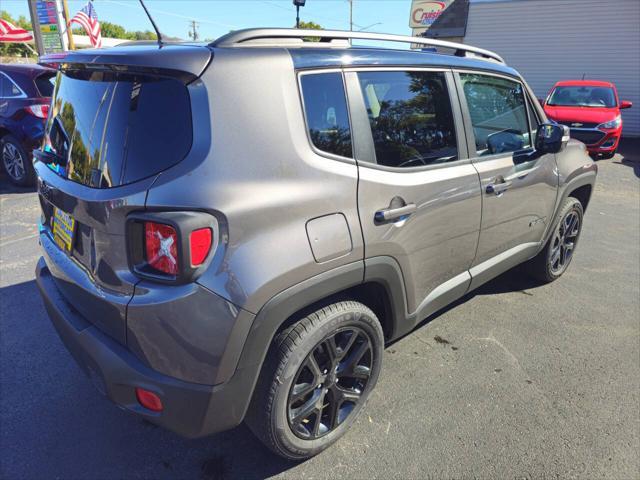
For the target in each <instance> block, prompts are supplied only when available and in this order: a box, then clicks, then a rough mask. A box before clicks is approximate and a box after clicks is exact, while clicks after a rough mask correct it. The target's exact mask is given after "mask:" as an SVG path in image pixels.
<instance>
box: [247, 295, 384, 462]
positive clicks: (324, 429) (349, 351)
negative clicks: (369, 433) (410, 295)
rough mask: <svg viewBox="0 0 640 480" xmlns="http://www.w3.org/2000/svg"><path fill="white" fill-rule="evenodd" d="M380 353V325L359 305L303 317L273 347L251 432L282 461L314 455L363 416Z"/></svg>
mask: <svg viewBox="0 0 640 480" xmlns="http://www.w3.org/2000/svg"><path fill="white" fill-rule="evenodd" d="M354 335H356V336H355V337H354ZM332 345H333V346H334V348H333V355H331V346H332ZM383 349H384V336H383V333H382V328H381V326H380V322H379V321H378V319H377V318H376V316H375V314H374V313H373V312H372V311H371V310H370V309H369V308H367V307H366V306H365V305H362V304H361V303H358V302H353V301H344V302H338V303H334V304H332V305H329V306H327V307H324V308H322V309H319V310H317V311H315V312H314V313H312V314H310V315H308V316H306V317H305V318H303V319H302V320H300V321H298V322H296V323H295V324H293V325H291V326H290V327H289V328H287V329H286V330H284V331H283V332H281V333H280V334H279V335H277V337H276V338H275V339H274V342H273V344H272V346H271V348H270V350H269V353H268V355H267V359H266V360H265V363H264V365H263V367H262V371H261V373H260V378H259V380H258V384H257V386H256V389H255V392H254V395H253V398H252V401H251V405H250V407H249V411H248V413H247V418H246V423H247V425H248V426H249V428H250V429H251V431H252V432H253V433H254V434H255V435H256V437H258V438H259V439H260V440H261V441H262V442H263V443H264V444H265V445H266V446H267V447H269V448H270V449H271V450H272V451H273V452H275V453H276V454H278V455H280V456H281V457H284V458H286V459H288V460H302V459H305V458H309V457H312V456H314V455H317V454H318V453H320V452H322V451H323V450H325V449H326V448H328V447H329V446H330V445H331V444H333V443H334V442H336V441H337V440H338V439H339V438H340V437H342V436H343V435H344V434H345V433H346V432H347V431H348V429H349V427H350V426H351V425H352V424H353V422H354V421H355V419H356V418H357V416H358V414H359V413H360V412H361V411H362V409H363V407H364V405H365V403H366V401H367V399H368V397H369V395H370V393H371V391H372V390H373V388H374V387H375V384H376V382H377V380H378V375H379V373H380V367H381V363H382V353H383ZM361 351H364V354H363V355H362V356H361V358H357V357H358V353H360V352H361ZM312 358H313V360H312ZM314 363H315V366H314ZM316 367H317V368H316ZM314 370H315V373H314ZM351 375H354V376H351ZM356 376H357V378H356ZM294 387H295V388H294ZM298 397H299V398H298ZM320 405H322V408H321V409H318V406H320ZM304 412H306V413H304Z"/></svg>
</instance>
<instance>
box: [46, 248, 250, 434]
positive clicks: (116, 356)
mask: <svg viewBox="0 0 640 480" xmlns="http://www.w3.org/2000/svg"><path fill="white" fill-rule="evenodd" d="M36 282H37V284H38V288H39V290H40V293H41V295H42V298H43V301H44V304H45V307H46V309H47V312H48V314H49V317H50V318H51V321H52V323H53V325H54V327H55V328H56V330H57V331H58V334H59V335H60V338H61V339H62V341H63V343H64V344H65V346H66V347H67V349H68V350H69V352H70V353H71V354H72V355H73V357H74V358H75V359H76V361H77V362H78V364H79V365H80V367H81V368H82V369H83V370H84V372H85V373H86V374H87V375H88V376H89V377H90V378H91V379H92V381H93V383H94V384H95V385H96V387H97V388H98V390H100V391H102V392H103V393H104V394H105V395H106V396H107V397H108V398H109V399H111V400H112V401H113V402H115V403H116V404H118V405H119V406H121V407H123V408H124V409H126V410H129V411H131V412H134V413H136V414H138V415H141V416H142V417H144V418H146V419H147V420H149V421H150V422H152V423H155V424H157V425H160V426H162V427H165V428H167V429H168V430H172V431H174V432H176V433H178V434H180V435H182V436H185V437H189V438H195V437H202V436H205V435H209V434H212V433H216V432H220V431H223V430H228V429H230V428H233V427H235V426H236V425H238V424H239V423H240V422H242V420H243V418H244V415H245V412H246V409H247V406H248V404H249V400H250V396H251V391H252V389H253V378H254V377H255V375H252V374H248V375H243V372H242V370H238V371H236V373H235V375H234V376H233V377H232V379H231V380H230V381H229V382H227V383H225V384H222V385H216V386H209V385H200V384H194V383H188V382H183V381H180V380H177V379H175V378H171V377H167V376H165V375H162V374H160V373H158V372H156V371H155V370H152V369H150V368H149V367H147V366H145V365H144V364H142V363H141V362H140V361H139V360H138V359H137V358H135V356H134V355H133V354H132V353H131V352H129V351H128V350H127V349H126V348H125V347H124V346H122V345H121V344H119V343H118V342H116V341H115V340H113V339H112V338H111V337H109V336H107V335H105V334H104V333H102V332H101V331H100V330H98V329H97V328H96V327H95V326H93V325H92V324H91V323H89V322H87V321H86V320H85V319H83V318H82V317H81V316H80V315H79V314H78V313H77V312H76V311H74V310H73V308H72V307H71V306H70V305H69V303H68V302H67V301H66V300H65V298H64V297H62V295H61V294H60V292H59V291H58V288H57V287H56V285H55V281H54V279H53V277H52V276H51V273H50V272H49V269H48V268H47V266H46V263H45V261H44V259H42V258H41V259H40V261H39V262H38V265H37V267H36ZM252 373H253V372H252ZM135 387H142V388H145V389H147V390H150V391H152V392H154V393H156V394H157V395H158V396H159V397H160V398H161V399H162V404H163V406H164V409H163V411H162V412H160V413H157V412H153V411H151V410H148V409H146V408H144V407H142V406H141V405H140V404H139V403H138V401H137V399H136V395H135Z"/></svg>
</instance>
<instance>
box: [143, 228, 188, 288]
mask: <svg viewBox="0 0 640 480" xmlns="http://www.w3.org/2000/svg"><path fill="white" fill-rule="evenodd" d="M144 238H145V256H146V259H147V263H148V264H149V266H150V267H151V268H153V269H155V270H157V271H159V272H162V273H166V274H167V275H177V274H178V270H179V267H180V266H179V265H178V233H177V232H176V230H175V228H173V227H172V226H170V225H164V224H162V223H155V222H145V224H144Z"/></svg>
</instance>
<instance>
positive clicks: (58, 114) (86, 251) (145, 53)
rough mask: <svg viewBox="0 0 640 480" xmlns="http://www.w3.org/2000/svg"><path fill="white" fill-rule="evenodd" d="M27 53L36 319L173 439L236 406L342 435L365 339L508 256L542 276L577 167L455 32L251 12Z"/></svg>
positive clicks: (207, 429)
mask: <svg viewBox="0 0 640 480" xmlns="http://www.w3.org/2000/svg"><path fill="white" fill-rule="evenodd" d="M318 36H320V37H319V38H318V40H319V41H318V42H307V41H303V39H304V38H306V37H318ZM351 38H363V39H366V40H384V41H396V42H412V43H415V44H419V45H424V46H429V47H432V48H431V51H426V50H425V51H421V50H415V51H410V50H393V49H388V48H372V47H352V46H351V44H350V40H351ZM433 47H436V48H438V49H440V50H439V51H440V53H438V52H436V51H433ZM443 52H444V53H443ZM446 52H450V53H452V54H447V53H446ZM42 62H43V63H46V64H56V66H57V68H58V70H59V72H58V76H57V81H56V86H55V92H54V95H53V99H52V105H51V113H50V116H49V119H48V123H47V126H46V136H45V140H44V142H43V147H42V149H40V150H38V151H36V152H35V154H36V161H35V169H36V171H37V174H38V192H39V199H40V203H41V206H42V219H41V225H40V243H41V245H42V251H43V256H42V258H41V259H40V261H39V262H38V265H37V269H36V274H37V283H38V286H39V289H40V292H41V294H42V297H43V299H44V303H45V305H46V308H47V311H48V313H49V315H50V317H51V320H52V322H53V324H54V326H55V328H56V329H57V331H58V332H59V334H60V337H61V338H62V340H63V341H64V343H65V344H66V346H67V348H68V349H69V350H70V352H71V353H72V354H73V356H74V357H75V359H76V360H77V362H78V363H79V365H80V366H81V367H82V369H83V370H84V371H85V372H86V373H87V374H88V375H89V377H90V378H91V379H92V380H93V381H94V383H95V385H96V386H97V388H98V389H99V390H100V391H101V392H103V393H104V394H105V395H107V396H108V397H109V398H110V399H111V400H112V401H113V402H115V403H116V404H118V405H119V406H121V407H122V408H124V409H126V410H129V411H131V412H134V413H136V414H138V415H140V416H142V417H144V418H146V419H147V420H149V421H151V422H154V423H156V424H158V425H162V426H164V427H166V428H168V429H171V430H173V431H175V432H177V433H179V434H181V435H184V436H187V437H198V436H203V435H208V434H212V433H215V432H219V431H222V430H225V429H230V428H232V427H234V426H236V425H238V424H239V423H240V422H242V421H243V420H246V421H247V423H248V425H249V426H250V428H251V429H252V431H253V432H254V433H255V434H256V435H257V436H258V437H259V438H260V439H261V440H263V441H264V442H265V443H266V444H267V445H268V446H269V447H270V448H271V449H272V450H273V451H275V452H276V453H278V454H280V455H282V456H284V457H287V458H291V459H300V458H305V457H309V456H311V455H315V454H317V453H318V452H320V451H322V450H323V449H325V448H327V447H328V446H329V445H331V444H332V443H333V442H335V441H336V440H337V439H338V438H340V437H341V436H342V435H343V434H344V433H345V432H346V431H347V430H348V429H349V427H350V426H351V424H353V422H354V421H355V419H356V418H357V415H358V413H359V412H360V411H361V410H362V408H363V406H364V404H365V402H366V400H367V398H368V397H369V396H370V394H371V391H372V389H373V388H374V387H375V384H376V380H377V379H378V375H379V373H380V368H381V366H382V357H383V349H384V345H385V343H386V342H390V341H392V340H394V339H397V338H399V337H401V336H403V335H405V334H407V333H408V332H410V331H411V330H412V329H413V328H414V327H415V326H416V324H417V323H418V322H420V321H421V320H423V319H425V318H426V317H427V316H429V315H431V314H433V313H434V312H437V311H438V310H439V309H441V308H443V307H444V306H446V305H447V304H449V303H451V302H452V301H454V300H456V299H458V298H460V297H462V296H463V295H465V294H466V293H467V292H469V291H470V290H473V289H474V288H477V287H478V286H479V285H482V284H483V283H485V282H487V281H488V280H490V279H492V278H494V277H495V276H497V275H499V274H500V273H502V272H504V271H506V270H508V269H510V268H512V267H514V266H516V265H518V264H520V263H523V262H527V266H528V270H529V271H530V272H531V273H533V274H534V275H536V276H537V277H538V278H539V279H541V280H542V281H546V282H550V281H553V280H555V279H556V278H558V277H559V276H560V275H562V273H563V272H564V271H565V270H566V268H567V266H568V265H569V263H570V262H571V259H572V257H573V253H574V251H575V247H576V245H577V242H578V239H579V236H580V230H581V227H582V222H583V213H584V211H585V209H586V207H587V204H588V203H589V198H590V196H591V192H592V189H593V185H594V181H595V178H596V166H595V164H594V163H593V162H592V161H591V159H590V158H589V156H588V155H587V152H586V150H585V147H584V145H582V144H581V143H579V142H577V141H574V140H570V139H569V132H568V131H567V130H566V127H563V126H561V125H555V124H551V123H548V121H547V119H546V117H545V114H544V112H543V110H542V109H541V108H540V105H539V104H538V102H537V101H536V99H535V96H534V95H533V93H532V91H531V90H530V89H529V87H528V86H527V84H526V83H525V81H524V80H523V79H522V78H521V77H520V75H519V74H518V73H517V72H516V71H515V70H513V69H511V68H509V67H507V66H506V65H505V64H504V62H503V61H502V59H501V58H500V57H499V56H498V55H496V54H495V53H492V52H489V51H485V50H481V49H478V48H474V47H470V46H466V45H460V44H453V43H448V42H442V41H437V40H430V39H422V38H411V37H397V36H389V35H376V34H370V33H350V32H338V31H322V32H318V31H304V30H288V29H261V30H245V31H238V32H233V33H231V34H229V35H227V36H225V37H222V38H220V39H218V40H217V41H215V42H213V43H212V44H210V45H188V44H179V45H163V46H162V47H158V46H157V45H137V46H136V45H132V46H123V47H119V48H113V49H108V50H104V51H102V50H99V51H97V50H86V51H77V52H69V53H67V54H62V55H56V56H49V57H43V58H42ZM514 315H517V312H514Z"/></svg>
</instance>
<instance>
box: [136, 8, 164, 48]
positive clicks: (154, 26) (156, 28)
mask: <svg viewBox="0 0 640 480" xmlns="http://www.w3.org/2000/svg"><path fill="white" fill-rule="evenodd" d="M140 5H142V8H143V9H144V13H146V14H147V17H149V21H150V22H151V25H153V29H154V30H155V31H156V35H157V36H158V46H159V47H162V34H161V33H160V29H158V26H157V25H156V22H154V21H153V17H152V16H151V14H150V13H149V10H147V6H146V5H145V4H144V1H143V0H140Z"/></svg>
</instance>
